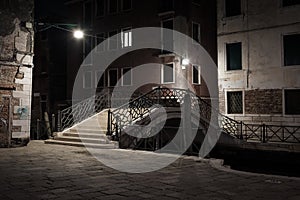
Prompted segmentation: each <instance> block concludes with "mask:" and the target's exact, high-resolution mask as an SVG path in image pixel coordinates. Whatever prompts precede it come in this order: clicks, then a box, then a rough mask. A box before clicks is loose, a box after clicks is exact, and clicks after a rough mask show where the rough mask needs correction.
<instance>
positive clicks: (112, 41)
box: [108, 31, 118, 50]
mask: <svg viewBox="0 0 300 200" xmlns="http://www.w3.org/2000/svg"><path fill="white" fill-rule="evenodd" d="M116 34H118V31H112V32H109V34H108V37H109V40H108V46H109V47H108V48H109V50H114V49H117V48H118V38H117V37H115V35H116Z"/></svg>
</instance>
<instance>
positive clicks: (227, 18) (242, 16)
mask: <svg viewBox="0 0 300 200" xmlns="http://www.w3.org/2000/svg"><path fill="white" fill-rule="evenodd" d="M243 18H244V14H239V15H234V16H229V17H226V16H224V17H223V18H222V20H223V21H227V20H228V21H230V20H235V19H243Z"/></svg>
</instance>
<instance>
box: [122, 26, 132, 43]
mask: <svg viewBox="0 0 300 200" xmlns="http://www.w3.org/2000/svg"><path fill="white" fill-rule="evenodd" d="M121 42H122V44H121V45H122V48H125V47H131V46H132V30H131V28H126V29H122V32H121Z"/></svg>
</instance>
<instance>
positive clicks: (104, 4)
mask: <svg viewBox="0 0 300 200" xmlns="http://www.w3.org/2000/svg"><path fill="white" fill-rule="evenodd" d="M98 1H103V14H102V15H98ZM105 8H106V1H105V0H95V17H97V18H101V17H104V16H105V10H106V9H105Z"/></svg>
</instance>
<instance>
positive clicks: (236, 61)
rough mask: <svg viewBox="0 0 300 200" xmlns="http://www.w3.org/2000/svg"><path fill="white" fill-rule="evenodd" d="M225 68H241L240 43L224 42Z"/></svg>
mask: <svg viewBox="0 0 300 200" xmlns="http://www.w3.org/2000/svg"><path fill="white" fill-rule="evenodd" d="M226 59H227V70H240V69H242V43H240V42H238V43H231V44H226Z"/></svg>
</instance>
